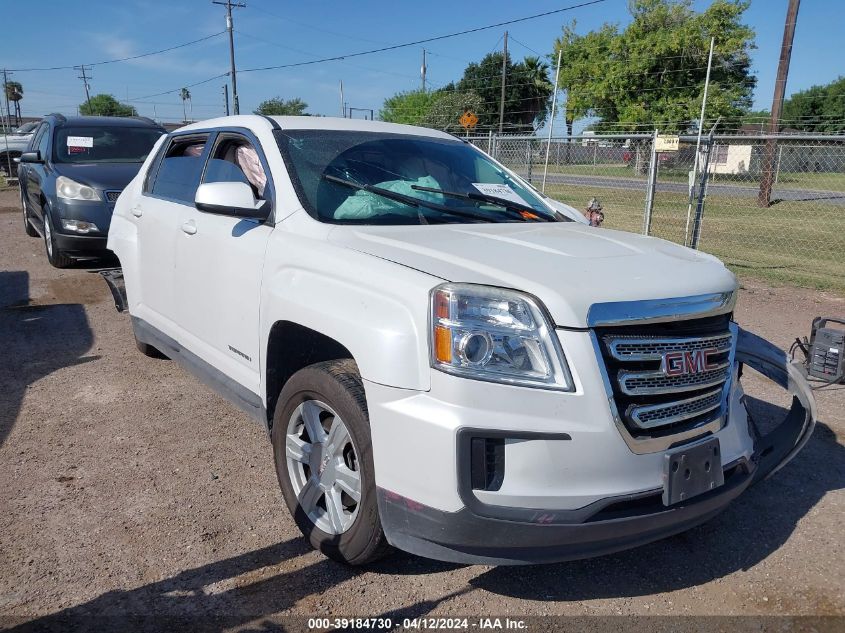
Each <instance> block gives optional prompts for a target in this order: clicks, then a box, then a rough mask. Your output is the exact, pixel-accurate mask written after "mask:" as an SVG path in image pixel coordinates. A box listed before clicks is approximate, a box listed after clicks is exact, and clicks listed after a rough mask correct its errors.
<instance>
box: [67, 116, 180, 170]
mask: <svg viewBox="0 0 845 633" xmlns="http://www.w3.org/2000/svg"><path fill="white" fill-rule="evenodd" d="M162 134H163V132H162V131H161V130H157V129H155V128H150V127H140V126H122V125H121V126H117V125H116V126H114V127H108V126H102V127H93V126H92V127H62V128H59V129H58V130H56V138H55V143H54V144H53V159H54V160H55V161H56V162H57V163H142V162H144V160H145V159H146V158H147V154H149V153H150V150H151V149H152V148H153V145H155V142H156V141H157V140H158V138H159V137H160V136H161V135H162Z"/></svg>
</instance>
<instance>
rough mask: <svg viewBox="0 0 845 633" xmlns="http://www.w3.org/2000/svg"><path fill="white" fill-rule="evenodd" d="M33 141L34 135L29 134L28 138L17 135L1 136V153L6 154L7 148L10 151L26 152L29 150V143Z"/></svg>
mask: <svg viewBox="0 0 845 633" xmlns="http://www.w3.org/2000/svg"><path fill="white" fill-rule="evenodd" d="M31 140H32V134H27V135H26V136H19V135H17V134H9V135H8V136H3V135H2V134H0V152H3V153H5V152H6V147H8V148H9V151H12V150H14V151H16V152H25V151H26V150H27V148H29V142H30V141H31Z"/></svg>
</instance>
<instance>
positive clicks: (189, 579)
mask: <svg viewBox="0 0 845 633" xmlns="http://www.w3.org/2000/svg"><path fill="white" fill-rule="evenodd" d="M305 555H309V556H311V557H312V558H315V559H316V560H315V561H314V562H313V563H310V564H304V565H303V564H298V563H297V562H294V559H297V558H299V557H302V556H305ZM413 558H414V557H412V556H408V555H403V554H399V555H397V556H396V557H395V558H393V557H391V558H390V559H387V560H384V561H382V562H381V563H380V565H382V567H381V569H382V570H383V571H384V572H386V573H387V572H388V570H390V571H389V573H394V574H403V573H407V574H423V573H427V572H431V573H437V572H440V571H442V570H443V566H442V565H441V564H440V563H436V562H434V561H425V560H423V559H416V560H410V559H413ZM391 561H392V562H391ZM285 562H291V563H292V564H291V565H289V567H290V569H289V570H286V571H280V572H277V573H273V574H272V575H268V574H265V573H262V571H261V570H264V569H266V568H270V567H274V566H277V565H281V564H283V563H285ZM366 571H372V570H371V569H370V568H361V567H349V566H345V565H341V564H339V563H336V562H334V561H331V560H329V559H327V558H324V557H322V556H319V555H317V554H313V553H312V550H311V548H310V546H308V544H307V541H306V540H305V539H303V538H294V539H291V540H289V541H283V542H281V543H278V544H275V545H270V546H267V547H264V548H261V549H258V550H254V551H250V552H246V553H244V554H240V555H237V556H233V557H231V558H226V559H223V560H220V561H215V562H213V563H209V564H207V565H202V566H200V567H195V568H193V569H188V570H185V571H183V572H181V573H179V574H177V575H175V576H173V577H171V578H167V579H165V580H161V581H158V582H154V583H150V584H147V585H143V586H141V587H138V588H135V589H127V590H116V591H108V592H106V593H103V594H101V595H99V596H97V597H96V598H93V599H92V600H89V601H87V602H84V603H82V604H79V605H76V606H73V607H69V608H66V609H62V610H61V611H58V612H56V613H52V614H49V615H45V616H41V617H37V618H34V619H29V620H28V621H23V618H21V619H19V620H18V621H17V622H13V623H11V624H12V625H13V626H12V628H11V630H12V631H18V632H27V631H39V632H41V631H53V630H55V631H64V630H74V631H78V630H91V631H104V630H105V631H110V630H133V631H135V630H151V631H160V630H180V629H183V628H184V629H187V630H191V631H194V630H203V631H206V630H207V631H219V630H224V629H231V628H233V627H238V630H241V631H244V630H246V631H282V630H284V628H285V627H283V626H282V624H281V622H280V621H274V620H273V617H272V615H273V614H276V613H279V612H283V611H286V610H288V609H291V608H293V607H295V606H297V603H299V602H300V601H301V600H303V599H305V598H308V597H309V596H315V597H319V596H320V595H321V594H323V593H324V592H326V591H327V590H329V589H331V588H332V587H335V586H337V585H339V584H341V583H343V582H346V581H348V580H350V579H353V578H355V577H356V576H358V575H360V574H361V573H364V572H366ZM466 591H471V588H470V587H466V588H464V589H462V590H460V591H457V592H455V593H454V595H457V594H459V593H464V592H466ZM445 599H448V597H444V598H443V599H441V600H438V601H436V602H435V601H431V602H422V601H421V602H419V603H416V604H413V605H410V606H408V607H406V608H402V609H397V610H396V611H395V612H391V614H393V615H394V616H395V617H398V618H401V617H411V616H412V615H424V614H425V613H428V612H429V611H430V610H431V609H433V608H434V607H435V606H436V604H437V603H438V602H440V601H442V600H445ZM309 604H310V603H309ZM307 609H308V610H309V612H310V613H314V614H317V615H324V616H325V615H327V614H326V613H323V614H319V613H318V609H317V607H316V606H314V605H313V604H311V605H310V606H309V607H307ZM335 615H338V614H335ZM343 615H354V614H343ZM359 615H366V614H359ZM245 625H248V626H247V627H246V628H241V627H244V626H245ZM300 628H303V629H304V628H305V627H304V626H303V627H300Z"/></svg>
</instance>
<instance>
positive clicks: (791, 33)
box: [757, 0, 801, 207]
mask: <svg viewBox="0 0 845 633" xmlns="http://www.w3.org/2000/svg"><path fill="white" fill-rule="evenodd" d="M799 4H801V0H789V8H788V9H787V10H786V23H785V24H784V25H783V42H782V43H781V45H780V61H779V62H778V76H777V79H776V80H775V95H774V98H773V99H772V119H771V121H769V134H777V133H778V122H779V121H780V113H781V109H782V108H783V95H784V93H785V92H786V79H787V77H788V76H789V61H790V59H791V58H792V40H793V38H794V37H795V23H796V22H797V21H798V5H799ZM774 161H775V139H773V138H770V139H768V140H767V141H766V147H765V149H764V150H763V169H762V175H761V177H760V192H759V193H758V194H757V206H758V207H768V206H769V204H771V200H772V178H773V176H772V171H773V169H772V167H773V164H774Z"/></svg>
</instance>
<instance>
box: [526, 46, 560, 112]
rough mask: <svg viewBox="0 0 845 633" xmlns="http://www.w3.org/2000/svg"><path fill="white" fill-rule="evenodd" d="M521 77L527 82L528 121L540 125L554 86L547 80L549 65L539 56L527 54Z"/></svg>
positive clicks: (547, 108)
mask: <svg viewBox="0 0 845 633" xmlns="http://www.w3.org/2000/svg"><path fill="white" fill-rule="evenodd" d="M522 67H523V72H522V77H523V78H524V80H525V83H526V84H528V86H527V88H528V92H529V94H530V97H529V104H530V107H529V110H530V111H531V119H532V120H531V121H530V122H529V123H532V124H536V125H538V126H539V125H542V124H543V122H544V121H545V120H546V116H547V115H548V110H549V97H551V96H552V92H553V91H554V86H552V82H551V81H549V65H548V64H547V63H546V62H544V61H543V60H542V59H540V58H539V57H534V56H528V57H526V58H525V59H524V60H523V62H522Z"/></svg>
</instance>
